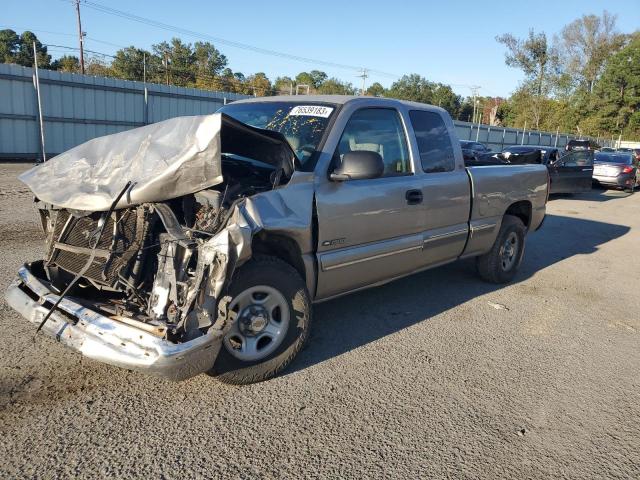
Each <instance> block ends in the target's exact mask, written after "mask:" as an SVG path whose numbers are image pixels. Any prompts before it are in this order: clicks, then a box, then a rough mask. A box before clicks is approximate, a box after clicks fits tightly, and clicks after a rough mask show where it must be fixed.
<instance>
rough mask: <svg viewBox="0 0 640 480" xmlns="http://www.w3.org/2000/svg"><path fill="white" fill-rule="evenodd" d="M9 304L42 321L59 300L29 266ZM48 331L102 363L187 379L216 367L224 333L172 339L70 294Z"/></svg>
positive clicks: (13, 289) (9, 292) (32, 319)
mask: <svg viewBox="0 0 640 480" xmlns="http://www.w3.org/2000/svg"><path fill="white" fill-rule="evenodd" d="M5 297H6V300H7V303H8V304H9V305H10V306H11V307H12V308H14V309H15V310H17V311H18V312H19V313H20V314H21V315H22V316H23V317H24V318H26V319H27V320H29V321H30V322H31V323H33V324H35V325H39V324H40V322H41V321H42V319H43V318H44V316H45V315H46V314H47V313H48V312H49V309H50V307H51V306H53V304H54V303H55V302H56V300H57V299H58V295H56V294H55V293H53V292H52V291H50V290H49V289H48V288H47V287H46V286H45V285H43V283H42V282H41V281H40V280H39V279H38V278H37V277H36V276H35V275H34V274H33V273H31V265H24V266H23V267H21V268H20V270H19V271H18V276H17V277H16V279H15V280H14V281H13V282H12V283H11V285H10V286H9V288H8V289H7V292H6V294H5ZM58 310H60V311H55V312H54V313H53V314H52V315H51V317H49V320H48V321H47V323H46V324H45V325H44V327H42V331H43V332H45V333H46V334H48V335H49V336H51V337H54V338H55V339H56V340H58V341H59V342H60V343H63V344H64V345H66V346H67V347H70V348H72V349H73V350H76V351H78V352H80V353H81V354H82V355H84V356H85V357H88V358H92V359H94V360H98V361H100V362H104V363H108V364H110V365H115V366H118V367H122V368H126V369H129V370H136V371H140V372H143V373H147V374H150V375H154V376H157V377H162V378H166V379H169V380H176V381H177V380H184V379H187V378H190V377H193V376H195V375H198V374H200V373H203V372H205V371H207V370H209V369H210V368H211V367H213V363H214V361H215V359H216V357H217V356H218V353H219V352H220V347H221V346H222V338H223V336H224V332H223V331H222V330H219V331H214V332H210V333H208V334H207V335H203V336H202V337H198V338H196V339H195V340H191V341H189V342H185V343H171V342H169V341H167V340H165V339H163V338H161V337H159V336H158V335H157V334H153V333H149V332H148V331H145V330H141V329H139V328H136V327H134V326H131V325H128V324H125V323H122V322H120V321H118V320H114V319H112V318H109V317H105V316H104V315H102V314H100V313H97V312H95V311H93V310H91V309H88V308H86V307H84V306H82V305H80V304H79V303H76V302H74V301H73V299H70V298H64V299H63V300H62V302H60V305H59V306H58Z"/></svg>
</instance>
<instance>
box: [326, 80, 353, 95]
mask: <svg viewBox="0 0 640 480" xmlns="http://www.w3.org/2000/svg"><path fill="white" fill-rule="evenodd" d="M317 91H318V93H319V94H321V95H355V93H356V89H355V87H354V86H353V85H352V84H351V83H347V82H342V81H340V80H338V79H337V78H329V79H327V80H325V81H324V82H322V84H321V85H320V87H318V90H317Z"/></svg>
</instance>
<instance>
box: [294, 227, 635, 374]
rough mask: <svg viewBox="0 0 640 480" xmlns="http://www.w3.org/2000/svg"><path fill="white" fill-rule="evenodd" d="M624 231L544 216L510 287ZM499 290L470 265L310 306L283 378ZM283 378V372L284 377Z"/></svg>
mask: <svg viewBox="0 0 640 480" xmlns="http://www.w3.org/2000/svg"><path fill="white" fill-rule="evenodd" d="M629 230H630V228H629V227H627V226H623V225H615V224H610V223H603V222H597V221H592V220H584V219H579V218H573V217H565V216H558V215H547V217H546V219H545V223H544V225H543V227H542V229H541V230H540V231H538V232H534V233H532V234H530V235H529V237H528V238H527V250H526V253H525V258H524V260H523V263H522V266H521V269H520V271H519V272H518V275H517V276H516V278H515V280H514V282H513V283H518V282H522V281H525V280H527V279H528V278H530V277H531V276H532V275H533V274H534V273H536V272H538V271H540V270H542V269H545V268H547V267H550V266H552V265H553V264H555V263H557V262H560V261H562V260H564V259H566V258H569V257H572V256H574V255H585V254H590V253H593V252H595V251H597V250H598V247H599V246H600V245H603V244H605V243H607V242H609V241H611V240H614V239H616V238H619V237H621V236H623V235H625V234H626V233H627V232H628V231H629ZM501 288H503V286H502V285H495V284H490V283H486V282H484V281H482V280H481V279H480V278H479V277H478V276H477V275H476V272H475V269H474V261H473V260H465V261H462V262H456V263H452V264H449V265H445V266H443V267H440V268H436V269H433V270H428V271H425V272H422V273H418V274H415V275H412V276H410V277H406V278H403V279H401V280H397V281H395V282H392V283H390V284H387V285H383V286H381V287H377V288H372V289H369V290H365V291H362V292H358V293H354V294H352V295H348V296H345V297H342V298H339V299H336V300H331V301H328V302H324V303H320V304H318V305H315V307H314V308H315V310H314V326H313V330H312V334H311V338H310V340H309V342H308V343H307V347H306V348H305V349H304V351H302V352H301V353H300V355H299V356H298V358H297V360H296V361H295V362H294V363H293V365H292V368H290V369H289V370H288V373H293V372H295V371H297V370H302V369H305V368H307V367H310V366H312V365H315V364H317V363H321V362H323V361H325V360H328V359H330V358H333V357H336V356H338V355H341V354H343V353H346V352H349V351H350V350H353V349H355V348H358V347H361V346H363V345H366V344H368V343H370V342H374V341H375V340H377V339H379V338H382V337H384V336H386V335H390V334H392V333H395V332H397V331H400V330H402V329H404V328H407V327H410V326H411V325H414V324H417V323H419V322H423V321H428V320H429V318H431V317H433V316H435V315H438V314H440V313H442V312H445V311H447V310H449V309H451V308H454V307H456V306H458V305H461V304H463V303H465V302H467V301H468V300H470V299H472V298H474V297H477V296H479V295H484V294H486V293H490V292H493V291H497V290H500V289H501ZM285 375H286V373H285Z"/></svg>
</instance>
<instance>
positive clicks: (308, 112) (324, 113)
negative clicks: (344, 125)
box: [289, 105, 333, 118]
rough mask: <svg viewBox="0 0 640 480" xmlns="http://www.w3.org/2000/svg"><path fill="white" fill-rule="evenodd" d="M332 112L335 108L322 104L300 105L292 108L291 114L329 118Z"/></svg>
mask: <svg viewBox="0 0 640 480" xmlns="http://www.w3.org/2000/svg"><path fill="white" fill-rule="evenodd" d="M331 112H333V108H331V107H323V106H322V105H298V106H295V107H293V108H292V109H291V112H289V115H290V116H294V115H297V116H307V117H322V118H328V117H329V115H331Z"/></svg>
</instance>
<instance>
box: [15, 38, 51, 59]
mask: <svg viewBox="0 0 640 480" xmlns="http://www.w3.org/2000/svg"><path fill="white" fill-rule="evenodd" d="M34 42H35V44H36V52H37V55H38V67H39V68H49V65H50V63H51V55H49V54H48V53H47V47H46V46H45V45H43V44H42V43H41V42H40V40H38V37H36V35H35V34H34V33H33V32H29V31H28V30H27V31H24V32H22V35H20V41H19V43H18V50H17V52H16V54H15V56H14V57H13V61H14V62H15V63H17V64H18V65H22V66H24V67H32V66H33V64H34V60H33V43H34Z"/></svg>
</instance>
